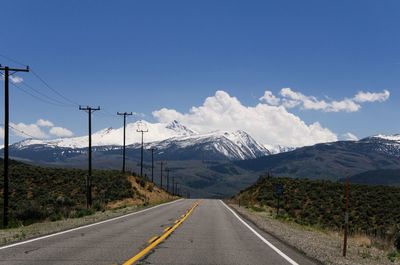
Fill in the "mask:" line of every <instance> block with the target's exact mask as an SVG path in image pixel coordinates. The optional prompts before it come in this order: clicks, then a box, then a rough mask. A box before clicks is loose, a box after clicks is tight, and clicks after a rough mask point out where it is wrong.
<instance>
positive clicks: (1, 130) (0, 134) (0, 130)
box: [0, 127, 4, 140]
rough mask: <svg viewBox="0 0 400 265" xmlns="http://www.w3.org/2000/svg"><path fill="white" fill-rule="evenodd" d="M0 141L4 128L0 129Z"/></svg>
mask: <svg viewBox="0 0 400 265" xmlns="http://www.w3.org/2000/svg"><path fill="white" fill-rule="evenodd" d="M0 139H2V140H3V139H4V128H3V127H0Z"/></svg>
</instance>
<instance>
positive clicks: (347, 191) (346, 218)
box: [343, 176, 350, 257]
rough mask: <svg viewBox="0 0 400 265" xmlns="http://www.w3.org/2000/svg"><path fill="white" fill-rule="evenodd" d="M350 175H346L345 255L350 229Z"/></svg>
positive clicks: (344, 255) (344, 253)
mask: <svg viewBox="0 0 400 265" xmlns="http://www.w3.org/2000/svg"><path fill="white" fill-rule="evenodd" d="M349 187H350V183H349V177H348V176H347V177H346V212H345V217H344V239H343V257H346V253H347V233H348V230H349Z"/></svg>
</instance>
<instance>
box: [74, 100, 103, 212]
mask: <svg viewBox="0 0 400 265" xmlns="http://www.w3.org/2000/svg"><path fill="white" fill-rule="evenodd" d="M79 110H83V111H86V112H87V113H88V116H89V148H88V154H89V168H88V176H87V178H86V207H87V208H88V209H89V208H90V207H92V113H93V112H95V111H97V110H100V107H97V108H92V107H89V106H87V107H85V108H83V107H81V106H79Z"/></svg>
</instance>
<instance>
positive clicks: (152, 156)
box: [150, 148, 157, 183]
mask: <svg viewBox="0 0 400 265" xmlns="http://www.w3.org/2000/svg"><path fill="white" fill-rule="evenodd" d="M150 150H151V182H152V183H154V151H155V150H157V149H156V148H151V149H150Z"/></svg>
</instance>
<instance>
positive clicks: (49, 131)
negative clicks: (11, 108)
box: [0, 119, 74, 139]
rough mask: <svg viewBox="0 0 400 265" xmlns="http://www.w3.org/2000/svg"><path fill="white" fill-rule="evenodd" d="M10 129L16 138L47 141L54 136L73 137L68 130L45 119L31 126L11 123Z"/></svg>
mask: <svg viewBox="0 0 400 265" xmlns="http://www.w3.org/2000/svg"><path fill="white" fill-rule="evenodd" d="M10 129H11V130H12V132H13V133H14V134H15V135H16V136H19V137H22V138H34V139H48V138H52V137H54V136H55V137H71V136H73V135H74V134H73V132H71V131H70V130H68V129H66V128H63V127H59V126H55V125H54V123H53V122H51V121H49V120H46V119H39V120H37V121H36V123H32V124H25V123H22V122H20V123H17V124H14V123H11V126H10ZM0 133H1V131H0ZM1 137H2V136H1Z"/></svg>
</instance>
